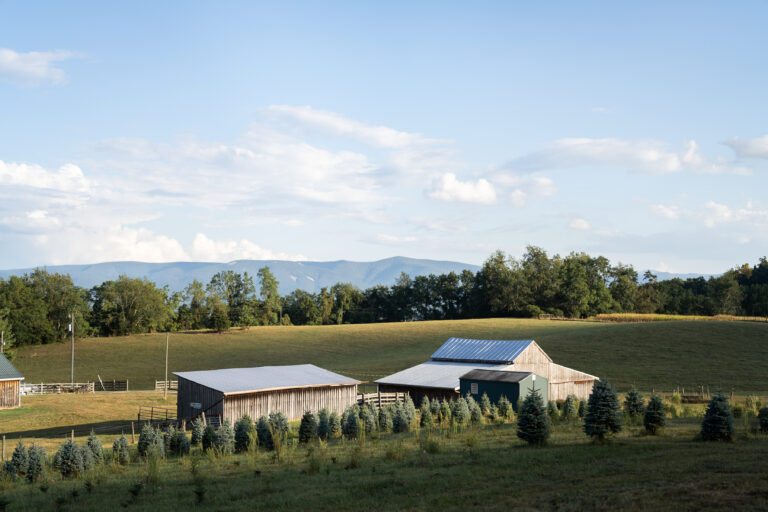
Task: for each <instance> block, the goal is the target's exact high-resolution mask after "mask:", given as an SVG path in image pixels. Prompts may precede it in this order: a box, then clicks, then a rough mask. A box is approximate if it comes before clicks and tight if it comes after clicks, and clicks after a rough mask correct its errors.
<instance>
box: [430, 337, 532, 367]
mask: <svg viewBox="0 0 768 512" xmlns="http://www.w3.org/2000/svg"><path fill="white" fill-rule="evenodd" d="M531 343H533V340H471V339H466V338H450V339H449V340H448V341H446V342H445V343H443V346H442V347H440V348H439V349H437V351H436V352H435V353H434V354H432V357H431V359H432V360H433V361H463V362H468V363H495V364H503V363H507V364H510V363H512V362H514V360H515V358H516V357H517V356H519V355H520V354H522V352H523V350H525V349H526V348H528V346H529V345H530V344H531Z"/></svg>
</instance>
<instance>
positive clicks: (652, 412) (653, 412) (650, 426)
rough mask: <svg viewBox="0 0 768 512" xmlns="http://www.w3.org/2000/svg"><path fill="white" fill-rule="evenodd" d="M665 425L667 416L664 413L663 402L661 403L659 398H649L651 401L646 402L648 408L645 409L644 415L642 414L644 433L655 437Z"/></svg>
mask: <svg viewBox="0 0 768 512" xmlns="http://www.w3.org/2000/svg"><path fill="white" fill-rule="evenodd" d="M666 423H667V416H666V414H665V413H664V402H662V401H661V397H659V396H655V395H654V396H651V399H650V400H649V401H648V407H646V408H645V413H644V414H643V425H644V426H645V431H646V432H648V433H649V434H651V435H656V433H657V432H658V431H659V430H661V429H662V428H664V425H665V424H666Z"/></svg>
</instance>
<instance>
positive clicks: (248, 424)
mask: <svg viewBox="0 0 768 512" xmlns="http://www.w3.org/2000/svg"><path fill="white" fill-rule="evenodd" d="M253 429H254V426H253V420H252V419H251V417H250V416H248V415H247V414H244V415H243V416H242V417H241V418H240V419H239V420H237V421H236V422H235V452H237V453H243V452H247V451H248V448H249V447H250V446H251V432H253Z"/></svg>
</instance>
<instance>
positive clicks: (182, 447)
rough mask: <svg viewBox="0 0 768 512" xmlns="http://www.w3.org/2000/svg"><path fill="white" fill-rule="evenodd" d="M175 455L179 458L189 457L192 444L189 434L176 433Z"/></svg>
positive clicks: (180, 431) (178, 431) (181, 431)
mask: <svg viewBox="0 0 768 512" xmlns="http://www.w3.org/2000/svg"><path fill="white" fill-rule="evenodd" d="M174 447H175V448H174V450H175V451H174V453H175V454H176V455H179V456H184V455H189V450H190V443H189V438H188V437H187V433H186V432H184V431H183V430H177V431H176V441H175V442H174Z"/></svg>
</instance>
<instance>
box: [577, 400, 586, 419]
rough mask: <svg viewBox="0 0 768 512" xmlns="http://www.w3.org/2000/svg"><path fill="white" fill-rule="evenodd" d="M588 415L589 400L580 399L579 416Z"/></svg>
mask: <svg viewBox="0 0 768 512" xmlns="http://www.w3.org/2000/svg"><path fill="white" fill-rule="evenodd" d="M586 415H587V401H586V400H579V418H583V417H584V416H586Z"/></svg>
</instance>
